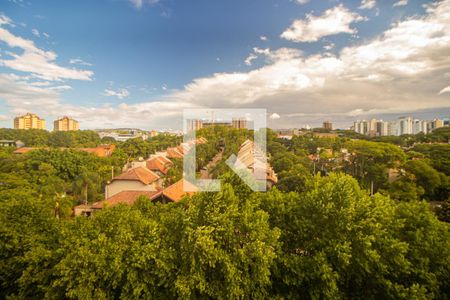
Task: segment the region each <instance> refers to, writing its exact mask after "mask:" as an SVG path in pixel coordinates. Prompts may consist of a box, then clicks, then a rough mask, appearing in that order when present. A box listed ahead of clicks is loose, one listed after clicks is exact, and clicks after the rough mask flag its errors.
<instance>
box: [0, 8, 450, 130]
mask: <svg viewBox="0 0 450 300" xmlns="http://www.w3.org/2000/svg"><path fill="white" fill-rule="evenodd" d="M369 3H370V5H369ZM449 16H450V0H442V1H431V0H428V1H426V0H416V1H412V0H410V1H404V0H402V1H400V0H386V1H381V0H373V1H361V0H353V1H350V0H349V1H344V0H343V1H337V0H329V1H300V0H264V1H261V0H249V1H245V2H243V1H238V0H230V1H217V2H211V1H209V0H199V1H193V2H192V1H190V2H189V3H188V2H187V1H183V0H170V1H169V0H152V1H137V0H99V1H89V0H80V1H70V2H68V1H67V2H66V1H56V0H49V1H36V0H28V1H22V0H14V1H13V0H8V1H3V2H2V5H1V6H0V127H12V121H11V120H12V119H14V117H16V116H17V115H18V114H24V113H26V112H29V111H30V112H33V113H36V114H37V115H39V116H41V117H42V118H43V119H46V120H54V119H57V118H58V117H60V116H65V115H68V116H71V117H73V118H74V119H76V120H78V121H79V122H80V129H95V128H118V127H137V128H142V129H146V130H152V129H156V130H161V129H173V130H179V129H181V123H182V110H183V109H191V108H208V107H210V108H263V109H267V111H268V126H269V127H271V128H274V129H276V128H296V127H299V126H301V125H304V124H305V125H306V124H308V125H310V126H312V127H321V125H322V123H323V122H324V121H326V120H330V121H331V122H332V123H333V126H334V127H335V128H348V127H350V126H351V125H352V123H353V121H354V120H356V119H370V118H372V117H376V118H380V119H384V120H392V119H396V118H398V117H400V116H402V115H412V116H414V117H417V118H420V119H433V118H448V117H449V116H450V81H449V79H450V56H449V55H448V53H450V39H449V37H450V20H449V18H450V17H449ZM323 24H325V25H326V26H322V25H323Z"/></svg>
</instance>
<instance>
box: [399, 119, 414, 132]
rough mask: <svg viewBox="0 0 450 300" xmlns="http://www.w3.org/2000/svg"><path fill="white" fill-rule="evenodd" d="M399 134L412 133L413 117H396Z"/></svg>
mask: <svg viewBox="0 0 450 300" xmlns="http://www.w3.org/2000/svg"><path fill="white" fill-rule="evenodd" d="M398 126H399V134H398V135H403V134H413V119H412V118H411V117H400V118H399V119H398Z"/></svg>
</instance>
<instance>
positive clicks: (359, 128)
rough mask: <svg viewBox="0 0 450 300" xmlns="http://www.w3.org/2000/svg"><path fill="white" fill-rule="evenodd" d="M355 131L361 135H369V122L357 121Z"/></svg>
mask: <svg viewBox="0 0 450 300" xmlns="http://www.w3.org/2000/svg"><path fill="white" fill-rule="evenodd" d="M353 127H354V130H355V131H356V132H357V133H359V134H368V132H369V122H367V121H366V120H362V121H359V120H358V121H356V122H355V123H354V125H353Z"/></svg>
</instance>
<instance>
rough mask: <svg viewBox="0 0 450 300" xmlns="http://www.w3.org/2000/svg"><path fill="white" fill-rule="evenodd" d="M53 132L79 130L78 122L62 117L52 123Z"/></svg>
mask: <svg viewBox="0 0 450 300" xmlns="http://www.w3.org/2000/svg"><path fill="white" fill-rule="evenodd" d="M53 130H54V131H75V130H80V126H79V124H78V121H76V120H74V119H72V118H69V117H67V116H64V117H62V118H60V119H58V120H55V121H54V122H53Z"/></svg>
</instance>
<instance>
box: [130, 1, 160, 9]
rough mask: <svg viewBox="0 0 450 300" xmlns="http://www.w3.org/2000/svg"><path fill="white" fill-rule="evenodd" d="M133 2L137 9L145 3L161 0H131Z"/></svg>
mask: <svg viewBox="0 0 450 300" xmlns="http://www.w3.org/2000/svg"><path fill="white" fill-rule="evenodd" d="M130 2H131V4H133V6H134V7H136V8H137V9H140V8H142V6H144V4H150V5H152V4H156V3H158V2H159V0H130Z"/></svg>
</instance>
